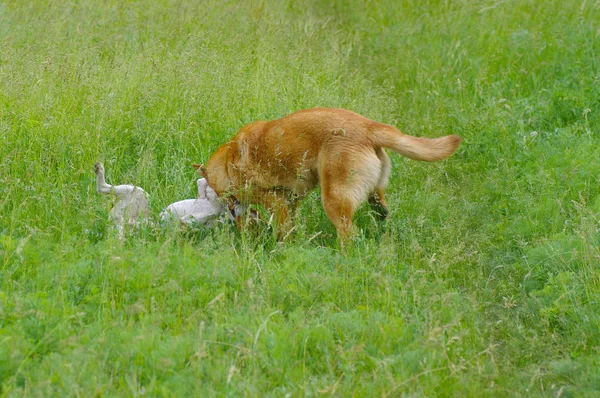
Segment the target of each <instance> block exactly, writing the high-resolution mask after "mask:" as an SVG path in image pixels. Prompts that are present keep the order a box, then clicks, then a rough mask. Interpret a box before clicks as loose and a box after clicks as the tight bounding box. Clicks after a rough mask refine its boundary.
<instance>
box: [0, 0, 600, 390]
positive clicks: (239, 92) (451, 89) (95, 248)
mask: <svg viewBox="0 0 600 398" xmlns="http://www.w3.org/2000/svg"><path fill="white" fill-rule="evenodd" d="M310 107H342V108H347V109H351V110H354V111H356V112H359V113H361V114H363V115H365V116H367V117H369V118H371V119H375V120H378V121H381V122H385V123H389V124H393V125H395V126H397V127H398V128H400V129H401V130H402V131H403V132H405V133H407V134H411V135H417V136H427V137H438V136H442V135H446V134H458V135H460V136H461V137H462V138H463V142H462V145H461V147H460V149H459V150H458V152H457V153H456V154H455V155H453V156H452V157H451V158H449V159H447V160H445V161H442V162H438V163H422V162H417V161H412V160H408V159H405V158H402V157H400V156H398V155H395V154H391V157H392V162H393V171H392V177H391V180H390V186H389V189H388V202H389V205H390V215H389V217H388V219H387V221H386V222H384V223H379V222H377V221H376V220H375V217H373V215H372V214H371V213H370V211H369V209H368V208H367V207H365V208H362V209H361V210H360V211H359V214H358V215H357V225H358V229H359V232H358V234H357V236H356V238H355V240H354V242H353V244H352V245H351V247H349V248H348V249H347V250H346V252H343V251H340V250H339V248H338V246H337V243H336V237H335V230H334V228H333V226H332V225H331V224H330V222H329V221H328V219H327V217H326V216H325V214H324V212H323V210H322V206H321V204H320V196H319V192H318V190H317V191H315V192H313V193H312V194H311V195H310V196H309V197H308V198H307V199H306V200H305V201H304V202H303V203H302V205H301V207H300V209H299V213H298V217H297V220H296V224H295V225H296V227H295V229H294V231H293V234H292V235H290V236H289V238H288V239H287V240H286V241H285V242H284V243H283V244H278V243H277V242H275V241H274V240H273V236H272V234H270V233H269V229H268V226H262V227H261V228H258V229H257V230H253V231H242V232H239V231H237V230H236V229H235V228H234V227H233V226H231V225H221V226H219V227H218V228H214V229H211V230H198V231H182V230H179V229H177V228H160V226H159V225H155V226H154V227H153V226H149V227H147V228H145V229H143V230H142V231H139V233H137V234H135V235H133V236H131V237H129V238H128V239H126V240H120V239H118V237H117V234H116V231H115V230H114V228H111V225H110V224H109V222H108V219H107V216H108V211H109V210H110V207H111V200H110V198H108V197H105V196H100V195H98V194H97V193H96V192H95V180H94V173H93V164H94V162H96V161H103V162H104V164H105V167H106V170H107V180H108V181H109V182H112V183H131V184H136V185H139V186H142V187H144V189H145V190H146V191H148V193H149V194H150V196H151V198H152V201H151V207H152V210H153V212H154V213H157V212H158V211H160V209H161V208H163V207H164V206H166V205H167V204H169V203H171V202H173V201H175V200H179V199H184V198H191V197H194V189H195V184H194V181H195V179H196V175H195V173H194V170H193V169H192V168H191V167H190V165H191V163H194V162H204V161H206V160H207V159H208V157H209V156H210V154H211V153H212V151H214V150H215V149H216V148H217V147H218V146H219V145H220V144H221V143H223V142H225V141H226V140H227V139H228V138H229V137H231V136H233V135H234V134H235V132H236V131H237V130H238V129H239V128H240V127H241V126H243V125H244V124H246V123H249V122H252V121H255V120H259V119H274V118H279V117H282V116H284V115H287V114H289V113H291V112H294V111H296V110H299V109H304V108H310ZM599 125H600V2H598V1H592V0H588V1H585V0H583V1H573V0H566V1H565V0H561V1H558V0H548V1H537V0H520V1H517V0H506V1H501V0H479V1H467V0H456V1H449V0H446V1H444V0H425V1H420V0H406V1H395V0H389V1H388V0H364V1H363V0H340V1H333V2H329V1H324V0H297V1H287V0H286V1H275V0H248V1H244V2H242V1H232V0H218V1H217V0H204V1H193V0H157V1H120V0H104V1H93V0H80V1H67V0H36V1H18V0H3V1H0V396H3V397H4V396H6V397H13V396H14V397H16V396H60V397H65V396H286V397H287V396H292V397H295V396H383V397H394V396H490V397H496V396H498V397H501V396H523V397H531V396H556V397H559V396H561V397H565V396H590V397H591V396H598V395H599V394H600V247H599V243H600V223H599V221H600V181H599V175H600V161H599V157H600V129H599Z"/></svg>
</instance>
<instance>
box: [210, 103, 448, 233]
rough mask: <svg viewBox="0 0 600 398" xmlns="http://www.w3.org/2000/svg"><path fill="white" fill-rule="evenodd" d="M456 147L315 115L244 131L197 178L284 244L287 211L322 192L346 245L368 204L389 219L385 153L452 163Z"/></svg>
mask: <svg viewBox="0 0 600 398" xmlns="http://www.w3.org/2000/svg"><path fill="white" fill-rule="evenodd" d="M459 143H460V138H459V137H457V136H455V135H451V136H446V137H441V138H435V139H428V138H417V137H411V136H408V135H404V134H402V133H401V132H400V131H399V130H398V129H397V128H395V127H393V126H390V125H386V124H382V123H378V122H375V121H373V120H370V119H367V118H365V117H363V116H361V115H359V114H357V113H354V112H351V111H348V110H344V109H327V108H315V109H307V110H302V111H299V112H296V113H293V114H291V115H288V116H286V117H284V118H281V119H278V120H273V121H258V122H254V123H251V124H249V125H247V126H244V127H243V128H242V129H241V130H240V131H239V132H238V133H237V135H236V136H235V137H233V139H232V140H231V141H229V142H227V143H226V144H224V145H222V146H221V147H220V148H218V149H217V151H216V152H215V153H214V154H213V155H212V157H211V158H210V159H209V161H208V163H207V164H206V168H201V170H199V172H200V173H201V174H202V175H203V176H204V177H205V178H206V180H207V181H208V183H209V185H210V186H211V187H212V188H213V189H214V190H215V191H216V192H217V194H218V195H219V196H220V197H222V198H224V199H225V200H228V201H229V202H230V203H233V200H234V199H237V200H239V201H240V202H242V203H244V204H260V205H262V206H264V207H265V208H267V209H268V210H270V211H272V212H273V213H274V219H275V222H276V226H277V228H278V233H279V237H280V238H281V237H282V236H283V235H284V233H285V231H286V230H287V229H288V228H289V215H290V206H292V208H294V207H295V205H296V203H297V201H298V200H299V199H301V198H302V197H304V196H305V195H306V194H307V193H308V192H309V191H310V190H311V189H313V188H314V187H316V186H317V185H320V186H321V197H322V201H323V207H324V208H325V212H326V214H327V216H328V217H329V219H330V220H331V222H332V223H333V224H334V226H335V227H336V230H337V232H338V236H339V237H340V239H341V241H342V243H343V241H344V239H345V238H346V237H347V236H348V235H349V234H350V232H351V231H352V216H353V214H354V212H355V210H356V209H357V208H358V207H359V206H360V205H361V204H362V203H363V202H364V201H366V200H367V199H369V198H370V199H369V202H370V203H371V205H372V206H373V208H374V209H375V210H376V211H377V212H378V213H379V214H380V215H381V216H382V217H385V215H386V214H387V205H386V202H385V196H384V190H385V187H386V186H387V180H388V177H389V173H390V168H391V164H390V161H389V157H388V155H387V154H386V152H385V150H384V149H383V148H390V149H392V150H394V151H396V152H398V153H400V154H402V155H404V156H407V157H410V158H413V159H418V160H425V161H434V160H440V159H444V158H446V157H448V156H450V155H451V154H452V153H453V152H454V151H455V150H456V148H457V147H458V145H459Z"/></svg>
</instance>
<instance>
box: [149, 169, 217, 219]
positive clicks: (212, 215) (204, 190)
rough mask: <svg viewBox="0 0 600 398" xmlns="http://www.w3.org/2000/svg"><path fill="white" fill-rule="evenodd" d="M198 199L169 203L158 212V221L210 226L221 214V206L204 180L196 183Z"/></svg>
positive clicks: (201, 179)
mask: <svg viewBox="0 0 600 398" xmlns="http://www.w3.org/2000/svg"><path fill="white" fill-rule="evenodd" d="M197 183H198V197H197V198H196V199H184V200H180V201H179V202H175V203H171V204H170V205H169V206H167V207H166V208H165V209H164V210H163V211H161V212H160V215H159V217H160V219H161V220H163V221H167V220H169V219H177V220H179V222H181V223H182V224H186V225H192V224H210V223H211V222H212V221H213V220H214V219H216V218H217V217H219V215H220V214H221V213H222V212H223V204H222V203H221V201H219V198H218V197H217V194H216V193H215V191H213V189H212V188H211V187H209V186H208V183H207V182H206V180H205V179H204V178H200V179H199V180H198V181H197Z"/></svg>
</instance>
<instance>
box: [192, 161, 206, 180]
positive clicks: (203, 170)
mask: <svg viewBox="0 0 600 398" xmlns="http://www.w3.org/2000/svg"><path fill="white" fill-rule="evenodd" d="M192 167H193V168H195V169H196V172H197V173H198V174H200V176H201V177H205V173H206V168H204V165H203V164H198V163H193V164H192Z"/></svg>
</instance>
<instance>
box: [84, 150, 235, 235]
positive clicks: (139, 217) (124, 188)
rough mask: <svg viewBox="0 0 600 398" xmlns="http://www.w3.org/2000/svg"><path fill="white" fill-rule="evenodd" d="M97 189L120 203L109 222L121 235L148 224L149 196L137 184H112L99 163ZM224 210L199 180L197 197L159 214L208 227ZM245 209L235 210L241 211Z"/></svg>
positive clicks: (163, 217)
mask: <svg viewBox="0 0 600 398" xmlns="http://www.w3.org/2000/svg"><path fill="white" fill-rule="evenodd" d="M94 166H95V167H94V168H95V171H96V190H97V191H98V193H100V194H113V195H115V196H116V198H117V201H116V203H115V205H114V206H113V208H112V209H111V211H110V219H111V220H112V221H113V223H114V224H115V225H116V227H117V230H118V231H119V236H120V237H123V236H124V232H125V231H124V230H125V226H126V225H129V226H132V227H137V226H139V224H140V222H143V221H149V219H150V216H149V211H148V194H147V193H146V191H144V190H143V189H142V188H141V187H137V186H135V185H109V184H107V183H106V181H105V179H104V165H103V164H102V163H100V162H97V163H96V164H95V165H94ZM223 210H224V207H223V204H222V203H221V201H220V200H219V198H218V197H217V194H216V193H215V191H213V189H212V188H211V187H209V186H208V183H207V182H206V180H205V179H204V178H201V179H199V180H198V197H197V198H196V199H186V200H181V201H179V202H175V203H172V204H170V205H169V206H167V208H165V209H164V210H163V211H161V212H160V219H161V220H162V221H173V220H176V221H179V222H180V223H182V224H185V225H193V224H205V225H211V223H212V221H213V220H214V219H216V218H217V217H219V215H221V214H222V213H223ZM241 211H242V209H241V208H240V209H236V212H241Z"/></svg>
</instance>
